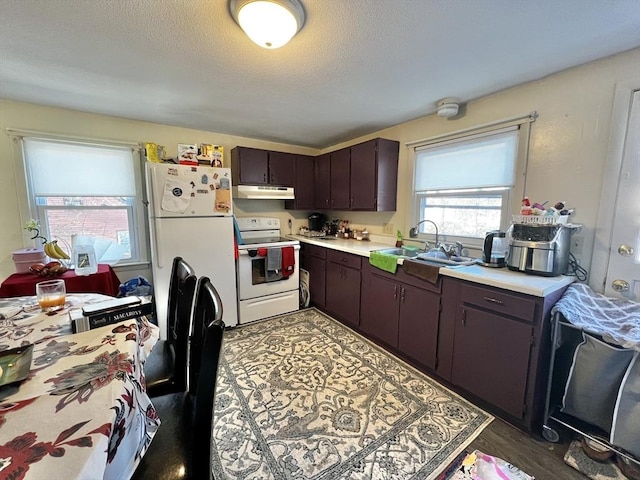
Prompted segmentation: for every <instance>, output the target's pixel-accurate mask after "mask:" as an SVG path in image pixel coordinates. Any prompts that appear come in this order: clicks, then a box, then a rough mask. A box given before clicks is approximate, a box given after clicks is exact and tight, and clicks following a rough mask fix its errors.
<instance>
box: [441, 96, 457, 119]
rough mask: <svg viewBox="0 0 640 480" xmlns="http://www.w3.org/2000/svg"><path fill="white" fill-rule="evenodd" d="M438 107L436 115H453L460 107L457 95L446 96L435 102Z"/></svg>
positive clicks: (449, 116) (447, 116)
mask: <svg viewBox="0 0 640 480" xmlns="http://www.w3.org/2000/svg"><path fill="white" fill-rule="evenodd" d="M436 107H438V116H439V117H444V118H451V117H455V116H456V115H457V114H458V108H459V107H460V99H459V98H458V97H447V98H443V99H442V100H439V101H438V102H437V103H436Z"/></svg>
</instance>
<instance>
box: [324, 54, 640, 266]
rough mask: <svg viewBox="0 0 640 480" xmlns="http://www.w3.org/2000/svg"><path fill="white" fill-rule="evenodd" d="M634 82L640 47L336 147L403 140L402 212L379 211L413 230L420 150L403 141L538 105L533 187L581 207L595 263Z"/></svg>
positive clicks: (542, 195) (586, 260)
mask: <svg viewBox="0 0 640 480" xmlns="http://www.w3.org/2000/svg"><path fill="white" fill-rule="evenodd" d="M629 80H630V81H632V82H634V83H635V84H636V85H637V87H638V88H640V49H634V50H631V51H628V52H624V53H621V54H618V55H614V56H611V57H608V58H605V59H601V60H598V61H595V62H592V63H589V64H585V65H582V66H579V67H575V68H571V69H569V70H565V71H563V72H559V73H556V74H554V75H551V76H549V77H546V78H543V79H541V80H538V81H535V82H530V83H527V84H523V85H520V86H518V87H514V88H511V89H508V90H505V91H502V92H499V93H497V94H494V95H490V96H487V97H483V98H480V99H478V100H474V101H471V102H469V103H468V105H467V106H466V113H465V115H464V116H463V117H462V118H459V119H452V120H446V119H443V118H440V117H437V116H436V115H429V116H426V117H422V118H419V119H416V120H414V121H411V122H406V123H403V124H400V125H396V126H394V127H391V128H388V129H385V130H381V131H379V132H375V133H374V134H372V135H368V136H365V137H361V138H358V139H355V140H352V141H350V142H347V143H344V144H340V145H336V146H333V147H331V149H334V148H337V147H342V146H346V145H349V144H353V143H357V142H360V141H363V140H366V139H369V138H373V137H378V136H380V137H385V138H392V139H395V140H399V141H400V143H401V147H400V171H399V184H398V192H399V194H398V210H397V212H396V213H395V214H384V215H383V214H378V217H377V218H378V219H380V220H382V221H384V222H390V223H392V224H394V225H395V226H396V227H397V228H400V229H401V230H402V231H403V233H405V235H406V234H407V232H408V231H409V227H410V226H411V219H410V218H409V216H408V215H409V206H410V203H409V199H410V196H411V188H412V186H411V178H412V177H411V168H410V165H411V156H412V151H411V150H410V149H408V148H405V147H404V146H403V145H404V144H405V143H407V142H412V141H415V140H420V139H425V138H429V137H433V136H437V135H442V134H446V133H450V132H454V131H458V130H463V129H468V128H473V127H475V126H479V125H483V124H487V123H491V122H494V121H497V120H501V119H506V118H510V117H514V116H518V115H525V114H527V113H529V112H531V111H534V110H535V111H537V112H538V115H539V117H538V119H537V120H536V121H535V122H534V123H532V124H531V137H530V138H531V144H530V150H529V163H528V172H527V175H526V181H525V186H524V188H525V192H526V194H527V195H528V196H529V198H531V199H534V200H536V201H540V202H543V201H545V200H549V201H550V203H551V202H556V201H559V200H564V201H566V202H567V204H568V205H569V206H571V207H575V209H576V212H575V216H573V217H572V219H571V221H572V222H574V223H580V224H582V225H583V229H582V232H581V234H580V235H581V236H583V237H584V246H583V253H582V255H581V256H580V257H581V258H580V262H581V264H582V265H583V266H585V267H586V268H587V269H588V268H589V266H590V262H591V252H592V250H593V241H594V229H595V226H596V217H597V214H598V205H599V202H600V191H601V189H602V178H603V172H604V169H605V168H606V165H607V158H606V157H607V148H608V141H609V133H610V132H609V130H610V125H611V114H612V106H613V97H614V90H615V86H616V83H618V82H621V81H629ZM451 95H456V92H451ZM327 150H330V149H327ZM514 213H517V212H514ZM344 216H345V217H346V218H349V219H350V220H351V222H352V223H355V224H365V225H367V226H369V224H372V222H373V218H372V216H371V214H362V213H361V214H355V213H352V212H345V213H344ZM382 221H381V222H380V223H378V224H377V225H373V224H372V225H373V227H374V228H370V230H371V231H372V232H374V233H378V232H379V230H380V229H381V228H382V223H383V222H382ZM375 227H377V229H376V228H375Z"/></svg>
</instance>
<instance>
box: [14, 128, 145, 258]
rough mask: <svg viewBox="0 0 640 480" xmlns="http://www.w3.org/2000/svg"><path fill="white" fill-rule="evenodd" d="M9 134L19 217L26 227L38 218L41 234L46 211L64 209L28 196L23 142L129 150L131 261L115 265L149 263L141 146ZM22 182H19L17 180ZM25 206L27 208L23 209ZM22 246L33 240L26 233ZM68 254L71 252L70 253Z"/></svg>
mask: <svg viewBox="0 0 640 480" xmlns="http://www.w3.org/2000/svg"><path fill="white" fill-rule="evenodd" d="M7 132H8V134H9V135H10V136H11V138H12V140H13V142H12V143H13V156H14V163H15V165H16V178H17V179H18V186H17V187H18V188H17V189H18V194H19V195H20V196H21V197H22V198H24V203H22V204H21V205H20V218H21V222H22V225H24V224H25V222H26V221H27V220H29V219H30V218H34V219H38V220H39V221H40V225H41V226H42V227H43V228H42V231H48V225H46V214H45V210H55V209H64V207H61V206H48V207H47V206H44V205H38V204H37V203H36V199H35V197H34V195H33V194H32V193H31V188H30V179H29V175H28V172H27V168H28V167H27V162H26V159H25V156H24V151H23V146H22V139H23V138H32V139H38V140H44V141H52V142H55V141H58V142H66V143H76V144H81V145H82V144H84V145H91V146H97V147H99V146H104V147H120V148H129V149H131V160H132V162H133V172H134V182H135V188H136V195H135V198H134V199H133V202H132V204H131V205H128V206H126V207H124V208H125V209H126V210H127V212H128V220H129V231H130V238H129V242H130V248H131V258H130V259H122V260H121V261H119V262H118V264H117V266H119V267H120V266H140V265H143V266H144V265H148V264H149V248H148V245H149V240H148V227H147V222H146V210H145V206H144V205H145V203H144V202H145V200H146V196H145V193H144V192H145V190H144V187H143V183H144V180H143V171H142V167H143V163H142V161H141V160H140V146H139V144H137V143H130V142H114V141H111V140H104V139H97V138H87V137H76V136H67V135H58V134H53V133H45V132H37V131H31V130H19V129H13V128H8V129H7ZM20 180H21V181H20ZM25 206H26V208H25ZM73 208H74V209H91V208H93V207H89V206H86V207H82V206H75V207H73ZM109 208H113V209H122V208H123V207H115V206H114V207H109V206H101V207H100V209H109ZM24 235H25V245H29V244H30V243H31V242H32V241H31V240H29V239H30V237H29V232H26V233H25V234H24ZM69 253H70V252H69Z"/></svg>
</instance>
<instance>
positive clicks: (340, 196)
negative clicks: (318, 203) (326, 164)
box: [329, 148, 351, 210]
mask: <svg viewBox="0 0 640 480" xmlns="http://www.w3.org/2000/svg"><path fill="white" fill-rule="evenodd" d="M329 156H330V158H331V162H330V163H331V174H330V176H331V209H332V210H349V208H350V198H351V197H350V189H349V185H350V182H351V177H350V171H351V168H350V166H351V163H350V158H351V149H349V148H343V149H341V150H337V151H335V152H331V153H330V154H329Z"/></svg>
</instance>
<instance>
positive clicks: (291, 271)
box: [236, 217, 300, 325]
mask: <svg viewBox="0 0 640 480" xmlns="http://www.w3.org/2000/svg"><path fill="white" fill-rule="evenodd" d="M236 220H237V223H238V228H239V230H240V236H241V238H242V242H241V243H240V244H239V245H238V253H239V256H238V262H237V271H238V300H239V302H238V303H239V312H238V317H239V323H240V324H241V325H242V324H246V323H250V322H253V321H256V320H260V319H262V318H268V317H272V316H274V315H280V314H282V313H288V312H292V311H295V310H298V308H299V304H300V293H299V290H300V276H299V262H300V242H299V241H298V240H290V239H287V238H282V237H281V236H280V219H278V218H266V217H244V218H242V217H241V218H237V219H236Z"/></svg>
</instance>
